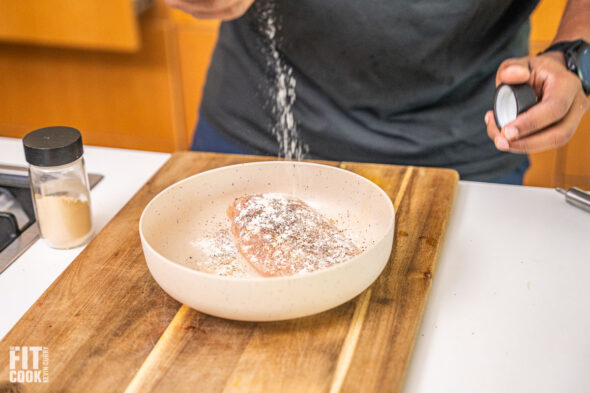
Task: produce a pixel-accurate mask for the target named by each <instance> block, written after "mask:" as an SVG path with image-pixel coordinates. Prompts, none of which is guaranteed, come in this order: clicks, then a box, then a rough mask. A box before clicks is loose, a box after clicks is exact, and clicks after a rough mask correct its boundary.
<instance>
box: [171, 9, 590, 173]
mask: <svg viewBox="0 0 590 393" xmlns="http://www.w3.org/2000/svg"><path fill="white" fill-rule="evenodd" d="M268 1H269V0H256V1H254V0H167V3H168V4H169V5H170V6H172V7H175V8H178V9H180V10H182V11H185V12H187V13H189V14H192V15H193V16H194V17H196V18H205V19H210V18H215V19H222V20H223V21H224V22H223V23H222V24H221V26H220V30H219V38H218V42H217V45H216V48H215V50H214V53H213V56H212V60H211V64H210V67H209V71H208V75H207V80H206V84H205V88H204V91H203V100H202V104H201V109H200V117H199V118H200V120H199V123H198V125H197V130H196V133H195V136H194V140H193V144H192V149H193V150H204V151H218V152H228V153H246V154H267V155H276V154H277V149H278V145H277V141H276V139H275V137H274V136H273V135H272V132H271V129H270V127H269V124H270V123H271V121H272V119H271V115H272V114H271V113H270V110H269V105H268V102H267V101H268V93H267V90H268V82H265V81H267V80H268V72H269V71H268V64H267V63H266V62H267V61H266V60H265V51H264V50H261V42H262V38H263V37H262V36H263V34H262V33H263V32H262V31H261V27H260V24H261V17H260V13H261V9H262V4H264V3H265V2H268ZM270 1H273V0H270ZM537 4H538V0H494V1H490V0H470V1H467V0H448V1H444V2H442V1H439V0H422V1H418V2H407V1H394V0H390V1H385V0H377V1H371V2H363V1H357V0H337V1H332V0H296V1H295V0H274V3H273V7H274V10H275V11H274V12H275V13H276V18H277V36H278V37H277V44H276V45H277V46H278V49H279V51H280V54H281V56H282V57H283V58H284V61H285V62H286V63H287V64H289V65H290V66H291V68H292V69H293V74H294V76H295V80H296V89H295V91H296V100H295V103H294V113H295V119H296V121H297V126H298V129H299V131H300V134H301V138H302V140H303V141H304V143H305V144H306V145H307V146H308V149H309V151H308V153H307V156H306V157H308V158H318V159H327V160H347V161H361V162H378V163H392V164H403V165H424V166H439V167H448V168H453V169H456V170H457V171H458V172H459V173H460V176H461V178H462V179H466V180H477V181H492V182H499V183H509V184H522V179H523V174H524V172H525V170H526V169H527V168H528V156H527V154H528V153H531V152H539V151H543V150H547V149H553V148H556V147H558V146H561V145H564V144H565V143H566V142H567V141H568V140H569V139H570V138H571V136H572V135H573V134H574V132H575V131H576V128H577V126H578V125H579V123H580V121H581V118H582V116H583V114H584V113H585V112H586V111H587V110H588V108H589V107H590V103H589V101H588V99H587V97H586V94H585V93H584V91H583V85H582V82H581V80H580V78H579V77H578V76H577V75H576V74H574V73H572V72H570V71H569V70H568V69H567V68H566V65H565V64H566V63H565V59H564V55H563V53H562V52H560V51H549V52H546V53H542V54H539V55H534V56H529V55H528V37H529V31H530V26H529V17H530V14H531V13H532V11H533V10H534V8H535V7H536V6H537ZM589 20H590V0H569V1H568V2H567V6H566V9H565V11H564V14H563V16H562V19H561V23H560V26H559V30H558V32H557V35H556V36H555V38H554V42H562V41H574V40H578V39H584V40H586V41H590V23H588V21H589ZM500 83H507V84H519V83H528V84H530V85H531V86H533V88H534V89H535V91H536V93H537V95H538V96H539V97H541V98H540V101H539V103H538V104H537V105H535V106H534V107H533V108H531V109H530V110H528V111H527V112H525V113H523V114H521V115H519V116H518V117H517V118H516V120H515V121H513V122H512V123H510V124H508V125H506V126H505V127H503V128H502V129H498V126H497V125H496V122H495V120H494V116H493V113H492V112H491V110H490V109H491V108H492V106H493V97H494V91H495V88H496V86H498V85H499V84H500ZM482 120H484V121H482ZM484 123H485V124H484ZM486 131H487V132H486ZM486 134H487V135H486Z"/></svg>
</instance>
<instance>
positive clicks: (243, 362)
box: [0, 152, 458, 392]
mask: <svg viewBox="0 0 590 393" xmlns="http://www.w3.org/2000/svg"><path fill="white" fill-rule="evenodd" d="M268 159H269V158H265V157H255V156H242V155H223V154H208V153H188V152H184V153H176V154H174V155H173V156H172V158H171V159H170V160H169V161H168V162H167V163H166V164H165V165H164V166H163V167H162V169H161V170H160V171H159V172H158V173H157V174H156V175H154V177H153V178H152V179H151V180H150V181H149V182H148V183H146V185H145V186H144V187H143V188H142V189H141V190H140V191H139V192H138V193H137V194H136V195H135V196H134V197H133V199H131V201H130V202H129V203H127V205H126V206H125V207H124V208H123V209H122V210H121V211H120V212H119V213H118V214H117V215H116V216H115V218H114V219H113V220H112V221H111V222H110V223H109V224H108V225H107V226H106V227H105V228H104V229H103V230H102V231H101V232H100V233H99V234H98V235H97V236H96V238H95V239H94V240H93V241H92V242H91V243H90V244H89V245H88V246H87V247H86V249H85V250H84V251H83V252H82V253H81V254H80V255H79V256H78V258H77V259H76V260H75V261H74V262H73V263H72V264H71V265H70V266H69V268H68V269H67V270H66V271H65V272H64V273H63V274H62V275H61V276H60V277H59V278H58V279H57V280H56V281H55V282H54V283H53V285H51V287H50V288H49V289H48V290H47V291H46V292H45V293H44V294H43V295H42V296H41V297H40V298H39V300H38V301H37V302H36V303H35V304H34V305H33V306H32V307H31V308H30V309H29V310H28V311H27V313H26V314H25V315H24V316H23V318H22V319H21V320H20V321H19V322H18V323H17V324H16V325H15V327H14V328H13V329H12V330H11V331H10V332H9V333H8V334H7V336H6V337H5V338H4V339H3V340H2V342H1V343H0V359H2V360H1V362H0V381H3V382H4V383H6V381H7V380H8V378H9V364H8V353H9V350H10V347H11V346H35V345H36V346H43V347H47V349H48V353H49V365H48V366H49V368H48V376H49V382H48V383H29V384H24V385H26V386H24V387H23V386H20V387H23V388H26V391H27V392H36V391H40V392H41V391H43V392H44V391H51V392H57V391H59V392H61V391H70V392H117V391H128V392H197V391H198V392H234V391H236V392H279V391H282V392H361V391H362V392H386V391H390V392H399V391H401V389H402V385H403V381H404V376H405V374H406V369H407V367H408V364H409V361H410V356H411V353H412V349H413V347H414V342H415V339H416V335H417V332H418V329H419V326H420V321H421V319H422V314H423V312H424V307H425V305H426V301H427V298H428V292H429V290H430V286H431V283H432V279H433V276H434V270H435V267H436V262H437V259H438V255H439V252H440V248H441V244H442V242H443V237H444V233H445V229H446V226H447V221H448V218H449V214H450V211H451V208H452V204H453V200H454V196H455V190H456V187H457V180H458V175H457V173H456V172H455V171H451V170H444V169H432V168H418V167H402V166H391V165H376V164H358V163H348V162H345V163H336V162H331V163H328V164H329V165H339V166H340V167H342V168H345V169H347V170H351V171H353V172H356V173H358V174H360V175H362V176H365V177H367V178H368V179H370V180H372V181H373V182H375V183H376V184H378V185H379V186H380V187H381V188H383V190H385V192H387V193H388V195H389V196H390V197H391V199H392V201H393V202H394V206H395V210H396V236H395V242H394V248H393V250H394V251H393V253H392V256H391V258H390V260H389V263H388V265H387V267H386V268H385V270H384V272H383V273H382V274H381V276H380V277H379V278H378V279H377V281H376V282H375V283H374V284H373V285H372V286H371V287H370V288H369V289H367V290H366V291H365V292H363V293H362V294H361V295H359V296H358V297H357V298H355V299H353V300H351V301H350V302H348V303H346V304H343V305H342V306H340V307H337V308H335V309H332V310H330V311H327V312H324V313H321V314H318V315H315V316H311V317H306V318H300V319H296V320H291V321H286V322H272V323H268V322H267V323H247V322H234V321H229V320H224V319H220V318H215V317H212V316H208V315H205V314H201V313H199V312H197V311H195V310H193V309H190V308H188V307H187V306H184V305H182V304H180V303H178V302H176V301H175V300H173V299H172V298H170V297H169V296H168V295H167V294H166V293H164V292H163V291H162V290H161V289H160V287H159V286H158V284H156V282H155V281H154V280H153V278H152V277H151V275H150V273H149V271H148V269H147V266H146V264H145V260H144V257H143V254H142V250H141V244H140V240H139V233H138V223H139V217H140V215H141V212H142V211H143V209H144V207H145V206H146V204H147V203H148V202H149V201H150V200H151V199H152V198H153V197H154V196H155V195H156V194H157V193H158V192H160V191H161V190H163V189H164V188H165V187H167V186H169V185H170V184H172V183H174V182H176V181H178V180H180V179H183V178H185V177H187V176H190V175H193V174H195V173H199V172H202V171H205V170H208V169H211V168H216V167H220V166H224V165H230V164H236V163H241V162H249V161H261V160H268ZM4 300H6V299H4ZM2 385H3V383H2V382H0V390H1V386H2ZM16 389H19V387H16Z"/></svg>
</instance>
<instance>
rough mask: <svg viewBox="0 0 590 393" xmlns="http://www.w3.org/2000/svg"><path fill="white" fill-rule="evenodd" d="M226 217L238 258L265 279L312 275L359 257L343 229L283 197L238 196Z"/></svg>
mask: <svg viewBox="0 0 590 393" xmlns="http://www.w3.org/2000/svg"><path fill="white" fill-rule="evenodd" d="M227 215H228V217H229V219H230V220H231V231H232V233H233V235H234V236H235V238H236V244H237V247H238V250H239V252H240V254H241V255H242V256H243V257H244V259H246V261H248V263H250V265H252V267H254V268H255V269H256V270H257V271H258V272H259V273H260V274H262V275H264V276H287V275H292V274H296V273H304V272H313V271H316V270H319V269H325V268H327V267H330V266H332V265H335V264H337V263H341V262H344V261H346V260H348V259H350V258H352V257H353V256H355V255H357V254H359V253H360V249H359V248H358V247H357V246H356V245H355V244H354V242H353V241H352V240H351V239H350V237H349V236H347V233H346V232H345V231H342V230H339V229H338V228H337V227H336V225H334V224H333V223H332V222H331V221H330V220H329V219H327V218H326V217H324V216H323V215H322V214H320V213H319V212H317V211H316V210H314V209H313V208H311V207H310V206H309V205H308V204H306V203H305V202H303V201H302V200H300V199H297V198H293V197H290V196H287V195H284V194H278V193H267V194H255V195H246V196H243V197H240V198H237V199H236V200H235V201H234V202H233V203H232V205H231V206H230V207H229V208H228V209H227Z"/></svg>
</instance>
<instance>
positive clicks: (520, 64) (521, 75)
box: [496, 57, 531, 87]
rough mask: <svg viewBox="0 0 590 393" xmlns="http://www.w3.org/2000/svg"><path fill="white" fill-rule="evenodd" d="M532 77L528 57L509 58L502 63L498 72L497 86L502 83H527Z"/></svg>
mask: <svg viewBox="0 0 590 393" xmlns="http://www.w3.org/2000/svg"><path fill="white" fill-rule="evenodd" d="M530 78H531V71H530V65H529V58H528V57H521V58H518V59H508V60H505V61H504V62H502V64H500V67H499V68H498V72H497V73H496V87H498V86H499V85H500V84H502V83H506V84H509V85H516V84H520V83H527V82H528V81H529V79H530Z"/></svg>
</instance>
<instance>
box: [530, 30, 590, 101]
mask: <svg viewBox="0 0 590 393" xmlns="http://www.w3.org/2000/svg"><path fill="white" fill-rule="evenodd" d="M552 51H559V52H562V53H563V56H564V58H565V65H566V67H567V69H568V70H570V71H571V72H573V73H574V74H576V75H577V76H578V77H579V78H580V80H581V81H582V89H584V93H586V95H590V44H589V43H587V42H586V41H584V40H577V41H562V42H558V43H555V44H553V45H551V46H550V47H549V48H547V49H545V50H544V51H543V52H541V53H540V54H543V53H547V52H552Z"/></svg>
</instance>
